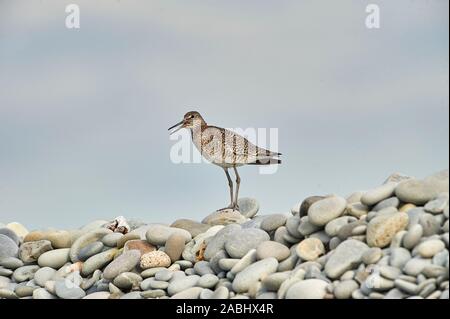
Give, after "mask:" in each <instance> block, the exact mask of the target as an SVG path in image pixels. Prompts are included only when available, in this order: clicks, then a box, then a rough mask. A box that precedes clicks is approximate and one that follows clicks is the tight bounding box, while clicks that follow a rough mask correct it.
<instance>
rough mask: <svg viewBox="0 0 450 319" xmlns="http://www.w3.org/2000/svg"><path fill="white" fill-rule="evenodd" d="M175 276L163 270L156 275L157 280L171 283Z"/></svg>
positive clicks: (171, 272)
mask: <svg viewBox="0 0 450 319" xmlns="http://www.w3.org/2000/svg"><path fill="white" fill-rule="evenodd" d="M172 276H173V271H170V270H167V269H163V270H160V271H158V272H157V273H155V280H159V281H169V280H170V279H171V278H172Z"/></svg>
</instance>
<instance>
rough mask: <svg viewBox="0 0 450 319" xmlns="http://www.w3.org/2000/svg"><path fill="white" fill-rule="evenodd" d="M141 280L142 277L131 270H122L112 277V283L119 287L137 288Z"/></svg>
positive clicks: (126, 288)
mask: <svg viewBox="0 0 450 319" xmlns="http://www.w3.org/2000/svg"><path fill="white" fill-rule="evenodd" d="M141 281H142V277H141V276H139V275H138V274H135V273H133V272H123V273H121V274H120V275H118V276H117V277H116V278H114V281H113V283H114V285H115V286H116V287H119V288H120V289H125V290H129V289H137V288H139V285H140V283H141Z"/></svg>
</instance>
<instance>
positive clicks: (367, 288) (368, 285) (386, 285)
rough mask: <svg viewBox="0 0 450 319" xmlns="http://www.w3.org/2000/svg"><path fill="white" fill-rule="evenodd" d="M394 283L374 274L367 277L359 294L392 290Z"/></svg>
mask: <svg viewBox="0 0 450 319" xmlns="http://www.w3.org/2000/svg"><path fill="white" fill-rule="evenodd" d="M394 286H395V285H394V281H393V280H390V279H386V278H384V277H382V276H380V274H378V273H374V274H371V275H369V276H368V277H367V278H366V280H365V281H364V283H363V284H362V285H361V288H360V290H361V292H363V293H364V294H366V295H367V294H369V293H370V292H372V290H374V291H388V290H390V289H392V288H394Z"/></svg>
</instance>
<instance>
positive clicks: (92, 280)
mask: <svg viewBox="0 0 450 319" xmlns="http://www.w3.org/2000/svg"><path fill="white" fill-rule="evenodd" d="M101 275H102V272H101V270H99V269H97V270H95V271H94V273H93V274H92V276H91V277H89V278H85V279H84V280H83V282H82V283H81V285H80V288H81V289H83V290H85V291H87V290H89V288H91V287H92V286H94V284H96V283H97V281H99V280H100V277H101Z"/></svg>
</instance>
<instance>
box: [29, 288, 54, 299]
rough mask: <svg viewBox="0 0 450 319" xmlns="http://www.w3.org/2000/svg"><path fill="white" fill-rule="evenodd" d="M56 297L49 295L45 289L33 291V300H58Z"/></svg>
mask: <svg viewBox="0 0 450 319" xmlns="http://www.w3.org/2000/svg"><path fill="white" fill-rule="evenodd" d="M56 298H57V297H56V296H55V295H52V294H51V293H49V292H48V291H47V290H46V289H45V288H38V289H35V290H34V291H33V299H56Z"/></svg>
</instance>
